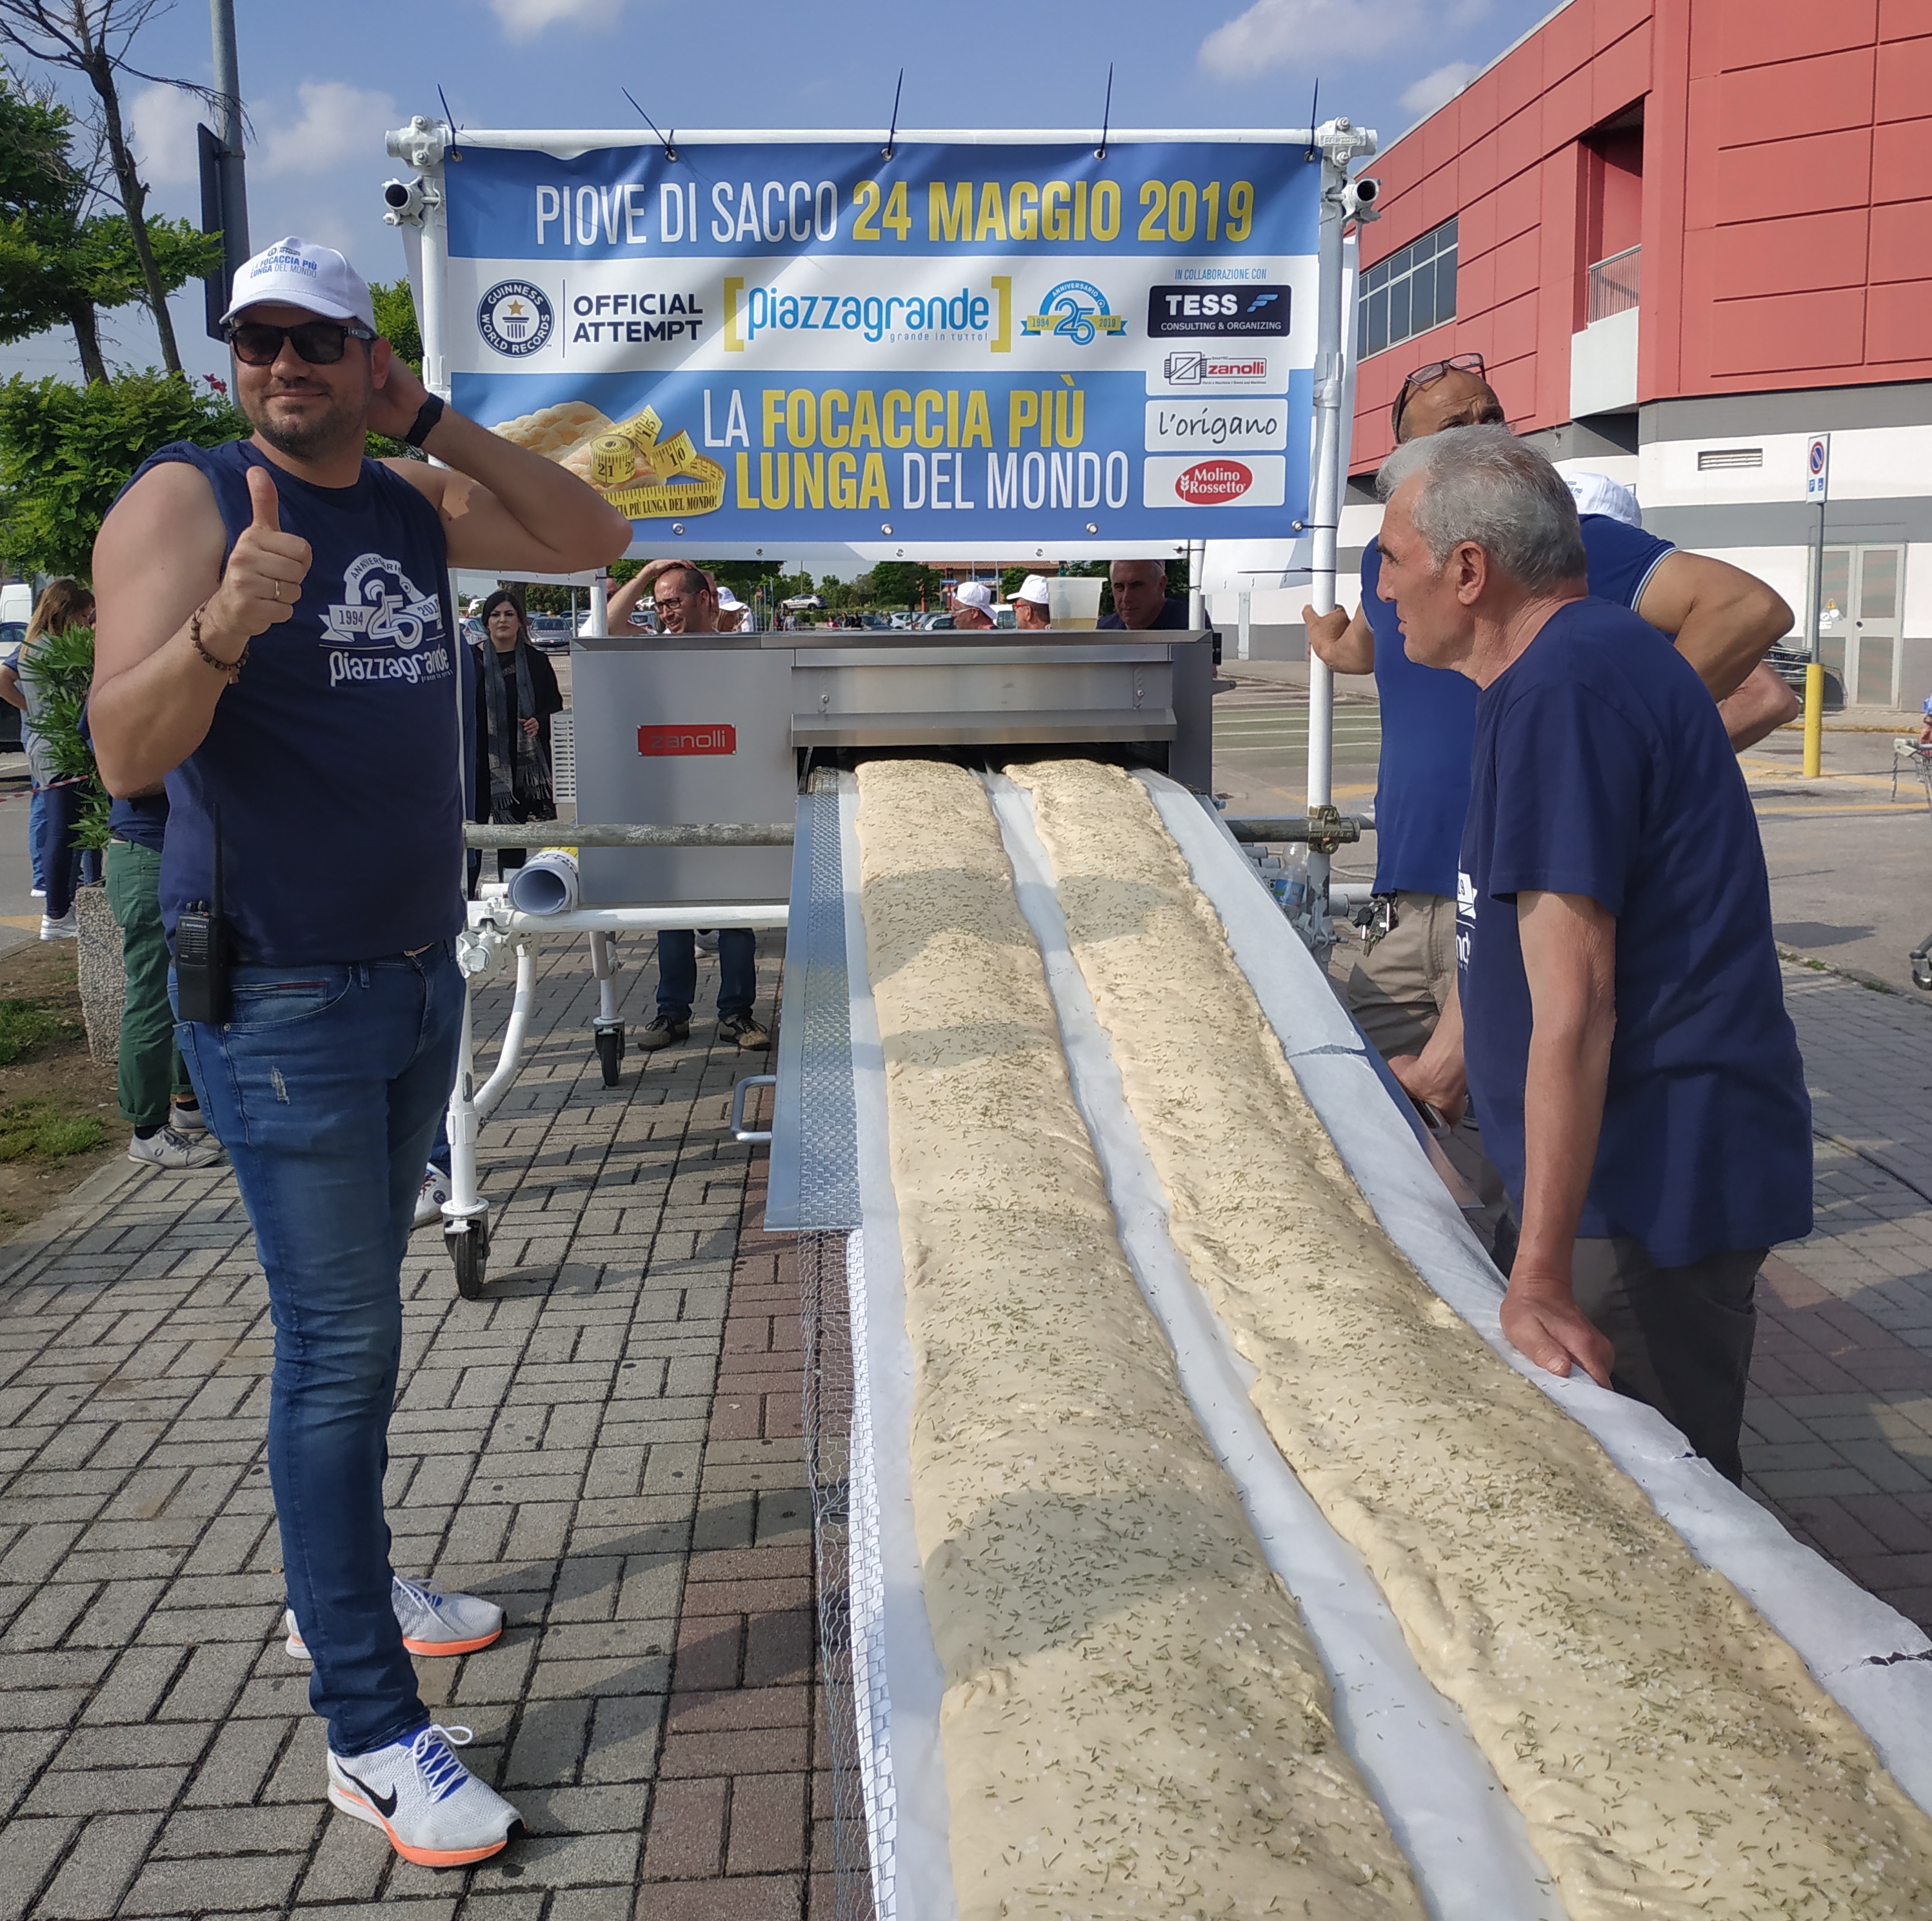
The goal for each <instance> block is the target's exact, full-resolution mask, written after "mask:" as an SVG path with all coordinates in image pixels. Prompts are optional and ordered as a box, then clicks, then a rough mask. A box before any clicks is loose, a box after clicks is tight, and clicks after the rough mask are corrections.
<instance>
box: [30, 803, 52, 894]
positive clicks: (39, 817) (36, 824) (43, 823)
mask: <svg viewBox="0 0 1932 1921" xmlns="http://www.w3.org/2000/svg"><path fill="white" fill-rule="evenodd" d="M46 830H47V791H46V788H43V787H37V788H34V797H33V798H32V799H31V800H29V801H28V803H27V852H28V856H29V857H31V860H32V861H33V863H34V887H35V888H36V890H37V891H38V892H40V893H46V890H47V862H46V854H45V852H44V851H43V849H42V848H41V846H40V836H42V835H43V833H46Z"/></svg>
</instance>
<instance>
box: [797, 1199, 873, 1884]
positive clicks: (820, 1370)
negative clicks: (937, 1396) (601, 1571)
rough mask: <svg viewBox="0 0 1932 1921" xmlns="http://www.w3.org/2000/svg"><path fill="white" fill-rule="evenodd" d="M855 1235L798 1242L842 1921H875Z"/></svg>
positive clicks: (835, 1870) (822, 1671) (821, 1657)
mask: <svg viewBox="0 0 1932 1921" xmlns="http://www.w3.org/2000/svg"><path fill="white" fill-rule="evenodd" d="M853 1239H856V1236H848V1235H844V1234H842V1233H829V1234H801V1235H799V1241H798V1274H799V1313H800V1316H801V1318H802V1323H803V1334H804V1347H805V1384H804V1409H803V1412H804V1422H803V1425H804V1428H805V1473H806V1475H807V1477H808V1481H809V1484H810V1487H811V1538H812V1547H813V1552H814V1560H815V1562H816V1565H817V1598H818V1661H819V1669H818V1671H819V1685H820V1687H821V1688H823V1690H824V1695H825V1708H826V1722H827V1724H828V1726H829V1730H830V1739H831V1748H832V1751H831V1755H830V1770H829V1771H830V1774H831V1779H832V1913H833V1915H834V1916H835V1917H836V1921H874V1913H875V1910H874V1902H873V1898H872V1872H873V1865H872V1844H871V1837H870V1834H869V1832H868V1826H867V1823H866V1819H865V1795H866V1769H865V1767H864V1766H863V1765H862V1757H861V1752H860V1743H861V1736H860V1733H859V1722H858V1718H857V1709H858V1708H859V1703H858V1701H857V1700H856V1692H855V1687H854V1665H855V1664H854V1661H853V1639H852V1588H851V1557H850V1544H851V1461H852V1415H853V1368H852V1319H851V1307H850V1298H849V1294H848V1291H847V1283H848V1280H849V1273H848V1263H847V1244H848V1241H850V1240H853ZM814 1921H816V1917H814Z"/></svg>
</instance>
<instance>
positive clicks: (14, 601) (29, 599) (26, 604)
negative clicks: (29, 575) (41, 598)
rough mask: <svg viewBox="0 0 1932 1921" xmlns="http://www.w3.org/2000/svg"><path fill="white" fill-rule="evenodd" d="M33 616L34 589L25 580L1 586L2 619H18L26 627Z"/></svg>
mask: <svg viewBox="0 0 1932 1921" xmlns="http://www.w3.org/2000/svg"><path fill="white" fill-rule="evenodd" d="M33 617H34V590H33V589H32V588H31V587H29V586H28V584H27V583H26V581H7V583H6V584H5V586H0V620H17V621H19V622H20V624H21V626H23V627H24V626H26V624H27V623H28V621H29V620H31V619H32V618H33Z"/></svg>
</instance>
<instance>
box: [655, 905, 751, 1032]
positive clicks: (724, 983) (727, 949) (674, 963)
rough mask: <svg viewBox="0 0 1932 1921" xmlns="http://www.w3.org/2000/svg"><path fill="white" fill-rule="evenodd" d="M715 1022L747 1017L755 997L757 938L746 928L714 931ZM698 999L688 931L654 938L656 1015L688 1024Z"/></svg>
mask: <svg viewBox="0 0 1932 1921" xmlns="http://www.w3.org/2000/svg"><path fill="white" fill-rule="evenodd" d="M757 994H758V937H757V935H756V934H754V933H753V932H752V931H751V929H750V928H748V927H721V928H720V929H718V1019H720V1020H721V1021H725V1020H729V1019H730V1018H731V1016H733V1014H748V1013H750V1012H751V1003H752V1002H753V1001H754V1000H756V999H757ZM696 998H697V941H696V939H695V938H694V935H693V934H692V932H691V929H689V928H688V927H667V928H665V929H663V930H662V931H661V932H660V933H659V934H658V1013H661V1014H662V1015H664V1016H665V1017H666V1018H667V1019H670V1020H674V1021H688V1019H690V1018H691V1002H692V1001H694V1000H695V999H696Z"/></svg>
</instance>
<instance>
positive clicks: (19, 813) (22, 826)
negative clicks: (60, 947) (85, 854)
mask: <svg viewBox="0 0 1932 1921" xmlns="http://www.w3.org/2000/svg"><path fill="white" fill-rule="evenodd" d="M27 794H28V786H27V757H26V755H24V754H0V953H5V952H6V951H7V949H8V948H9V947H19V946H20V945H21V944H23V942H25V941H33V940H37V939H38V938H40V902H38V901H37V900H35V899H33V898H32V897H31V891H30V890H31V888H32V887H33V884H34V881H33V868H32V864H31V861H30V860H29V859H28V854H27Z"/></svg>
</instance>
